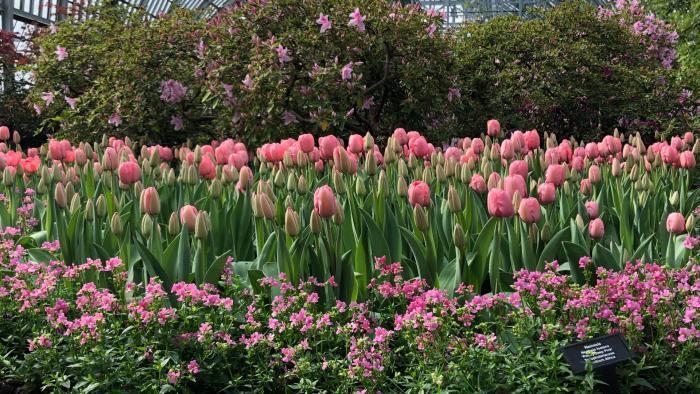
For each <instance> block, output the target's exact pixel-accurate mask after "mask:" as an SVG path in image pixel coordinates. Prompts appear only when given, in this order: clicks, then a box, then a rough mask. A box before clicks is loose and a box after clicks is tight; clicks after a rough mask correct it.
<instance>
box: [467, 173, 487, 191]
mask: <svg viewBox="0 0 700 394" xmlns="http://www.w3.org/2000/svg"><path fill="white" fill-rule="evenodd" d="M469 187H471V188H472V190H474V191H475V192H477V193H479V194H484V193H485V192H486V182H485V181H484V177H482V176H481V175H480V174H474V175H472V179H471V181H470V182H469Z"/></svg>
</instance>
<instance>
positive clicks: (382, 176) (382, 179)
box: [377, 170, 389, 196]
mask: <svg viewBox="0 0 700 394" xmlns="http://www.w3.org/2000/svg"><path fill="white" fill-rule="evenodd" d="M377 188H378V190H377V193H379V194H381V195H382V196H386V195H387V193H386V191H387V190H389V182H388V181H387V179H386V172H384V170H381V171H379V179H378V180H377Z"/></svg>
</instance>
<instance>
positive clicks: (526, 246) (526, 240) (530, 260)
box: [520, 222, 537, 271]
mask: <svg viewBox="0 0 700 394" xmlns="http://www.w3.org/2000/svg"><path fill="white" fill-rule="evenodd" d="M521 224H522V225H521V227H520V228H521V230H520V254H521V256H522V265H523V266H524V267H525V268H526V269H528V270H531V271H532V270H534V269H535V268H536V267H537V257H536V256H535V252H534V250H533V249H532V240H531V239H530V236H529V234H528V231H527V230H528V228H527V227H528V225H527V224H526V223H525V222H521Z"/></svg>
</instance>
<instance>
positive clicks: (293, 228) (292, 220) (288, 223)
mask: <svg viewBox="0 0 700 394" xmlns="http://www.w3.org/2000/svg"><path fill="white" fill-rule="evenodd" d="M284 231H285V232H286V233H287V234H289V235H290V236H292V237H295V236H297V235H299V232H300V231H301V225H300V224H299V214H298V213H297V212H296V211H294V209H292V208H287V212H286V213H285V214H284Z"/></svg>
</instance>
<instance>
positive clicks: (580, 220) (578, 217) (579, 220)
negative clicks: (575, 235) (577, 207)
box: [576, 214, 586, 232]
mask: <svg viewBox="0 0 700 394" xmlns="http://www.w3.org/2000/svg"><path fill="white" fill-rule="evenodd" d="M576 227H578V229H579V231H581V232H583V230H584V229H585V228H586V224H585V223H584V222H583V217H581V215H580V214H576Z"/></svg>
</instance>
